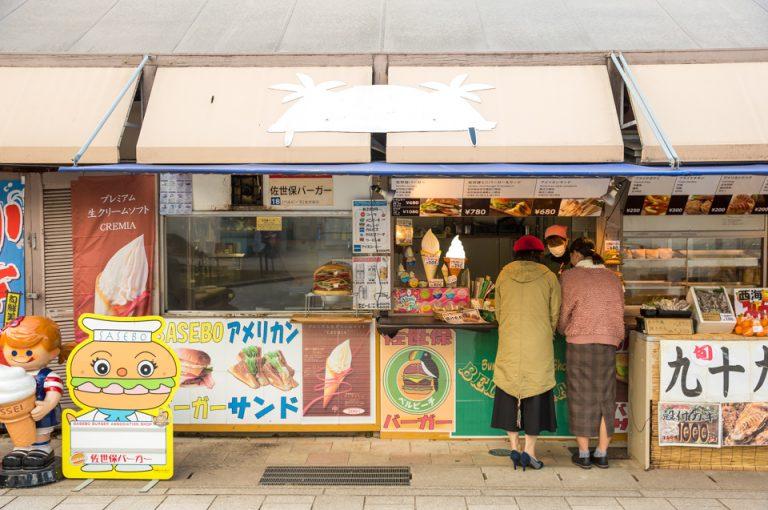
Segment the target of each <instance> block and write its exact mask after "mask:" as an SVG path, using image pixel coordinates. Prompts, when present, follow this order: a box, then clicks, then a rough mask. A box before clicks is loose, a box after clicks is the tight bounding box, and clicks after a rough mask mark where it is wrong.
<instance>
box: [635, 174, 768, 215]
mask: <svg viewBox="0 0 768 510" xmlns="http://www.w3.org/2000/svg"><path fill="white" fill-rule="evenodd" d="M624 214H626V215H633V216H636V215H643V216H663V215H668V216H673V215H697V216H700V215H721V214H768V178H766V177H764V176H756V175H699V176H691V175H688V176H680V177H665V176H643V177H634V178H633V179H632V184H631V185H630V188H629V196H628V198H627V202H626V205H625V207H624Z"/></svg>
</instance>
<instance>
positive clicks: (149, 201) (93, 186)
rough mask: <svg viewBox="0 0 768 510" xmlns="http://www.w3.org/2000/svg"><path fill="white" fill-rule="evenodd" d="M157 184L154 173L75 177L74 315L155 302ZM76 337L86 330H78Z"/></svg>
mask: <svg viewBox="0 0 768 510" xmlns="http://www.w3.org/2000/svg"><path fill="white" fill-rule="evenodd" d="M156 215H157V185H156V179H155V177H154V176H153V175H138V174H137V175H120V176H105V177H80V178H79V179H77V180H76V181H74V182H73V183H72V254H73V263H72V265H73V274H75V275H77V278H75V279H74V309H75V317H79V316H80V315H82V314H84V313H97V314H100V315H111V316H117V317H136V316H140V315H147V314H148V313H149V312H150V308H151V305H152V295H151V294H152V274H153V271H152V267H153V264H154V259H155V257H154V253H155V230H156V229H155V223H156V222H155V217H156ZM75 339H76V341H82V340H84V339H85V333H84V332H83V331H81V330H80V329H76V330H75Z"/></svg>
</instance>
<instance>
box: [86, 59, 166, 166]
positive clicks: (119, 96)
mask: <svg viewBox="0 0 768 510" xmlns="http://www.w3.org/2000/svg"><path fill="white" fill-rule="evenodd" d="M150 58H151V57H150V56H149V55H144V58H142V59H141V62H140V63H139V65H138V66H137V67H136V69H134V71H133V74H132V75H131V77H130V78H129V79H128V82H127V83H126V84H125V85H124V86H123V88H122V89H120V92H119V93H118V94H117V97H116V98H115V100H114V101H112V104H111V105H110V106H109V108H108V109H107V111H106V113H105V114H104V116H103V117H102V118H101V120H100V121H99V123H98V124H97V125H96V128H95V129H94V130H93V132H92V133H91V136H89V137H88V140H86V141H85V143H84V144H83V146H82V147H80V150H79V151H77V154H75V157H74V158H72V164H73V165H74V166H77V163H78V162H80V160H81V159H82V157H83V155H84V154H85V151H87V150H88V148H89V147H90V146H91V144H92V143H93V141H94V140H95V139H96V136H98V134H99V132H100V131H101V128H103V127H104V124H106V123H107V121H108V120H109V117H110V116H111V115H112V112H114V111H115V108H117V105H118V104H120V101H122V99H123V96H125V94H126V93H127V92H128V91H129V90H130V88H131V86H132V85H133V82H135V81H136V80H137V79H138V77H139V76H141V71H142V70H143V69H144V66H145V65H147V62H149V59H150Z"/></svg>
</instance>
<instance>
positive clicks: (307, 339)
mask: <svg viewBox="0 0 768 510" xmlns="http://www.w3.org/2000/svg"><path fill="white" fill-rule="evenodd" d="M162 338H163V340H164V341H165V342H167V343H168V344H169V345H170V346H171V347H172V348H173V349H174V350H175V351H176V352H177V353H178V355H179V358H180V360H181V366H182V369H181V370H182V381H181V387H180V389H179V392H178V394H177V395H176V398H175V399H174V401H173V412H174V417H175V421H176V423H179V424H185V425H190V424H192V425H199V426H201V428H202V429H204V428H205V426H221V425H229V426H233V428H234V429H236V428H237V426H238V425H266V426H270V427H272V428H275V427H276V428H279V426H281V425H301V426H304V425H310V426H311V425H324V424H350V425H355V424H357V425H360V424H369V425H370V424H374V423H376V417H375V411H374V410H375V408H376V398H375V373H376V369H375V349H374V348H373V345H374V344H373V339H374V336H373V329H372V327H371V324H370V323H367V322H366V323H362V324H361V323H327V324H326V323H321V324H311V323H307V324H300V323H294V322H292V321H291V320H289V319H280V318H254V319H245V318H228V319H225V318H188V319H187V318H185V319H179V318H174V319H171V318H169V319H166V326H165V328H164V330H163V335H162Z"/></svg>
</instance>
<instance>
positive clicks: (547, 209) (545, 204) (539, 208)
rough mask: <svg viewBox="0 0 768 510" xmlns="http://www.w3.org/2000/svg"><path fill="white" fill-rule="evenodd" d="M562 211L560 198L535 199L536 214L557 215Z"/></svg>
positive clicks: (534, 213) (534, 210)
mask: <svg viewBox="0 0 768 510" xmlns="http://www.w3.org/2000/svg"><path fill="white" fill-rule="evenodd" d="M559 212H560V199H559V198H550V199H541V198H540V199H536V200H534V201H533V215H534V216H557V215H558V213H559Z"/></svg>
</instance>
